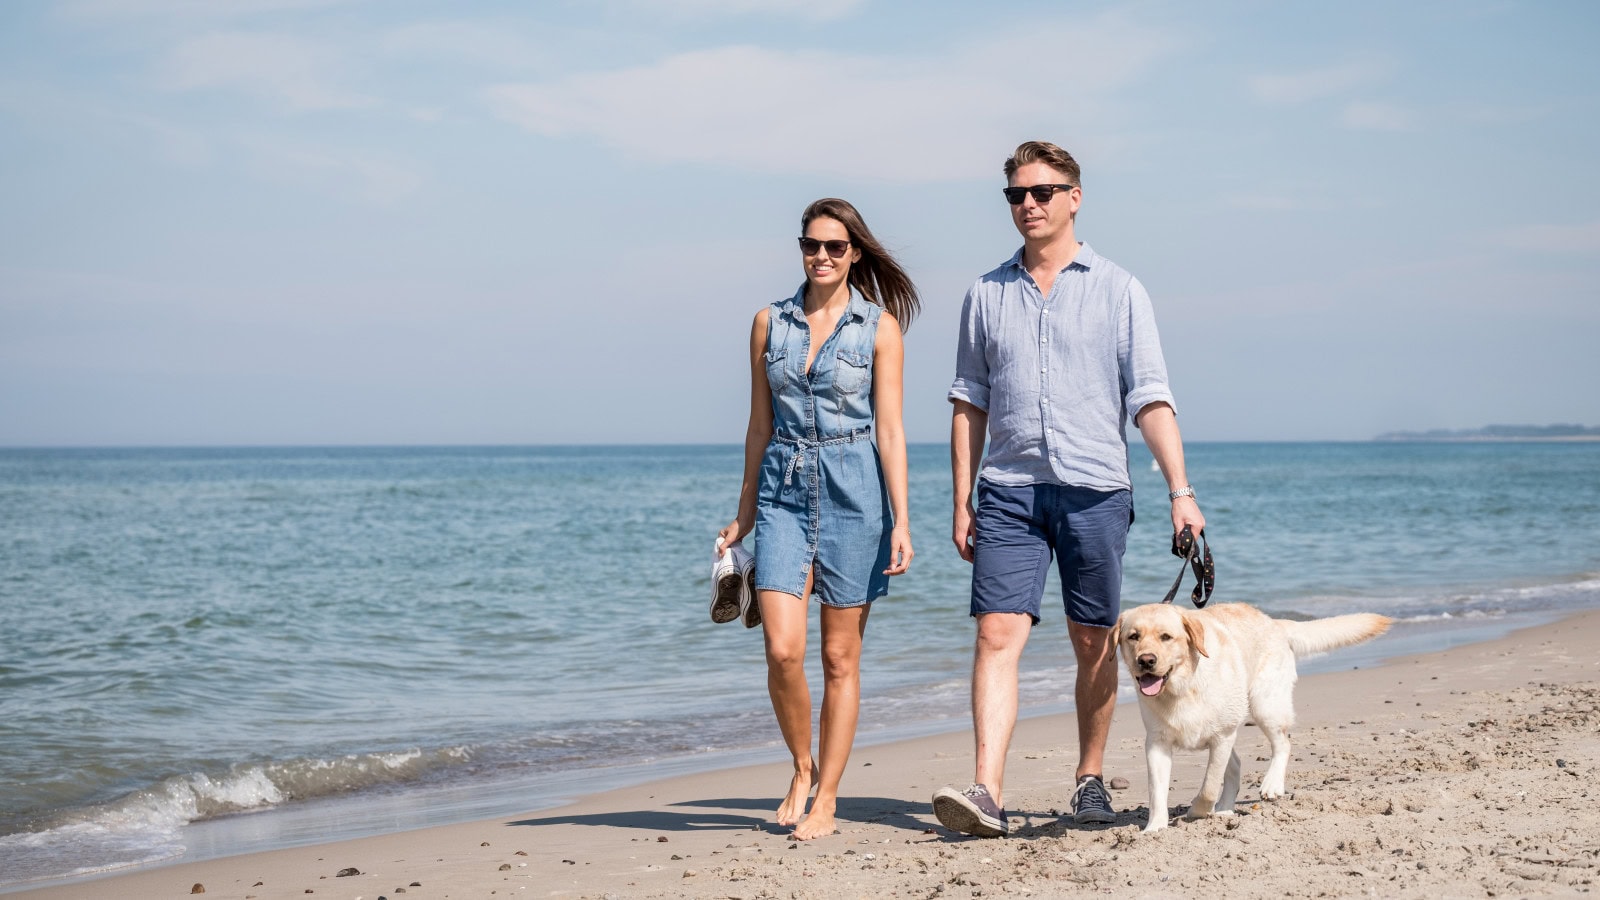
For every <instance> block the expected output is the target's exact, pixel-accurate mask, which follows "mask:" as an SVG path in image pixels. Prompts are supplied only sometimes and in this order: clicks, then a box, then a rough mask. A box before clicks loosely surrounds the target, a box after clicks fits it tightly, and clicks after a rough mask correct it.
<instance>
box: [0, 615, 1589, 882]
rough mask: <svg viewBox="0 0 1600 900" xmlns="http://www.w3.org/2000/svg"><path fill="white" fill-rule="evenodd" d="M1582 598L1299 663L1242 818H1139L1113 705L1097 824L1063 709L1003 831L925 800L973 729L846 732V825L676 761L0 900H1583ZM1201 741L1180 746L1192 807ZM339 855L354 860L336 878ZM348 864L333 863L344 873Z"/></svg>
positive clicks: (1037, 750) (949, 779)
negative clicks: (528, 800)
mask: <svg viewBox="0 0 1600 900" xmlns="http://www.w3.org/2000/svg"><path fill="white" fill-rule="evenodd" d="M1597 645H1600V611H1589V612H1584V613H1580V614H1577V615H1574V616H1571V617H1569V618H1566V619H1564V620H1561V621H1560V622H1557V623H1555V624H1551V625H1545V626H1540V627H1536V628H1529V629H1524V630H1522V631H1520V632H1516V633H1513V634H1511V635H1509V636H1507V637H1504V638H1500V639H1497V640H1494V641H1490V642H1485V643H1478V644H1471V645H1466V646H1462V647H1457V648H1454V649H1451V650H1448V651H1444V652H1440V653H1432V654H1426V655H1421V656H1415V657H1406V658H1401V659H1396V660H1391V661H1389V662H1388V663H1386V664H1384V665H1382V666H1377V667H1373V666H1366V667H1363V668H1359V669H1352V670H1344V671H1335V672H1329V673H1324V674H1315V675H1310V676H1305V677H1303V678H1302V679H1301V681H1300V685H1299V688H1298V690H1297V696H1296V699H1297V708H1298V712H1299V719H1300V723H1299V727H1298V728H1297V729H1296V731H1295V734H1294V740H1295V752H1294V757H1293V762H1292V763H1291V766H1290V769H1289V788H1290V790H1291V791H1292V797H1290V798H1286V799H1283V800H1280V801H1277V802H1275V803H1271V804H1268V803H1262V802H1259V797H1258V794H1257V783H1258V781H1259V779H1260V776H1261V772H1262V769H1263V768H1264V762H1263V761H1262V755H1263V753H1264V751H1265V746H1266V745H1265V741H1264V740H1263V739H1262V737H1261V735H1260V734H1259V733H1257V732H1256V731H1255V730H1254V729H1253V728H1249V729H1246V732H1245V733H1244V734H1243V735H1242V736H1241V738H1240V743H1239V750H1240V756H1241V757H1242V758H1243V760H1244V785H1245V786H1244V788H1243V790H1242V791H1241V794H1240V801H1241V803H1240V807H1241V811H1242V813H1243V814H1242V815H1239V816H1236V817H1233V818H1215V819H1209V820H1204V821H1198V822H1184V821H1181V820H1180V821H1178V822H1177V823H1175V827H1173V828H1169V829H1167V830H1166V831H1163V832H1160V833H1156V834H1152V835H1145V834H1142V833H1141V832H1140V829H1141V828H1142V827H1143V825H1144V822H1145V817H1146V807H1145V801H1146V788H1145V782H1144V779H1145V775H1144V762H1143V753H1142V741H1143V731H1142V726H1141V725H1140V721H1139V715H1138V711H1137V710H1136V709H1135V708H1134V707H1133V705H1131V704H1124V705H1122V706H1121V707H1119V708H1118V711H1117V717H1116V722H1115V725H1114V728H1113V731H1112V735H1111V742H1110V747H1109V752H1108V764H1107V771H1106V773H1105V774H1106V777H1107V779H1108V780H1114V785H1113V787H1114V790H1113V798H1114V802H1115V803H1116V806H1117V808H1118V810H1119V811H1120V815H1119V816H1118V820H1117V822H1116V823H1115V824H1114V825H1109V826H1096V827H1089V828H1077V827H1072V826H1070V825H1065V824H1063V823H1062V822H1061V821H1060V820H1059V812H1060V810H1062V809H1063V808H1064V804H1065V803H1066V802H1067V797H1068V793H1069V785H1070V780H1071V775H1072V767H1073V764H1074V756H1075V749H1074V748H1075V747H1076V739H1075V735H1074V726H1073V723H1072V720H1071V719H1070V717H1066V716H1049V717H1040V718H1032V719H1026V720H1024V721H1023V722H1022V723H1021V724H1020V725H1019V726H1018V729H1017V734H1016V738H1015V741H1014V742H1013V745H1012V752H1011V758H1010V764H1009V770H1008V778H1007V781H1008V785H1007V793H1008V798H1007V799H1008V803H1007V805H1008V807H1009V813H1010V815H1011V818H1012V824H1013V829H1014V833H1013V836H1012V837H1009V838H1006V839H1002V840H983V839H977V838H968V837H963V836H960V835H955V834H952V833H949V832H947V831H945V830H944V829H943V828H941V827H940V826H939V825H938V823H937V822H936V821H935V820H934V818H933V815H932V812H931V809H930V807H929V803H928V799H929V796H930V795H931V794H932V792H933V791H934V790H935V789H937V788H938V787H939V786H941V785H944V784H952V785H957V786H964V785H965V784H966V782H967V780H968V779H970V777H971V776H970V771H971V747H970V741H971V738H970V735H969V733H967V732H965V731H963V732H957V733H952V734H945V735H937V736H933V737H928V738H921V739H916V740H909V741H903V742H899V743H893V744H884V745H879V746H873V747H864V748H859V749H858V750H857V751H856V753H855V755H854V756H853V757H852V759H851V764H850V771H849V774H848V776H847V779H846V782H845V786H844V791H845V794H846V796H845V797H844V799H842V800H841V803H840V809H839V819H840V832H839V833H838V834H836V835H834V836H832V837H831V838H827V839H823V840H819V841H815V842H811V843H805V844H800V843H796V842H795V841H793V840H791V839H789V838H788V837H787V836H786V835H785V834H784V832H783V831H782V830H781V829H778V828H777V827H776V826H774V825H773V824H772V823H771V810H772V809H774V808H775V807H776V805H777V802H778V797H779V790H780V789H781V788H783V787H784V786H785V785H786V784H787V780H788V779H787V773H786V769H785V766H783V765H760V766H750V767H745V768H739V769H731V770H726V771H718V772H711V773H705V774H699V775H693V776H685V777H678V778H672V779H669V780H664V781H658V782H653V783H649V784H644V785H639V786H636V787H630V788H625V789H621V790H616V791H611V792H608V793H604V794H599V795H596V796H592V797H588V798H585V799H583V800H581V801H580V802H577V803H573V804H571V805H570V806H566V807H563V808H559V809H555V810H547V811H543V812H540V813H537V814H532V815H527V816H520V817H513V818H506V819H494V820H487V821H479V822H472V823H468V824H462V825H454V826H447V827H439V828H429V829H424V830H419V831H411V832H404V833H398V834H390V835H382V836H378V837H372V838H364V839H358V840H350V841H343V842H339V843H333V844H323V845H319V846H313V847H303V848H296V849H288V850H279V851H273V852H266V853H257V854H251V855H245V856H235V857H228V858H222V859H214V860H208V861H203V862H192V863H179V864H175V865H167V866H161V867H157V868H150V869H144V870H138V871H133V872H128V873H123V874H119V875H115V876H112V877H107V878H101V879H98V880H93V881H85V882H78V883H72V884H65V885H59V886H54V887H47V888H40V889H34V890H31V891H23V892H20V893H17V894H14V895H12V896H16V897H19V898H28V900H64V898H74V900H78V898H119V900H120V898H175V897H179V896H187V895H190V894H191V893H192V892H199V891H200V890H202V889H203V891H204V893H205V895H206V896H208V897H217V898H242V900H250V898H258V900H270V898H299V900H303V898H305V897H307V896H315V897H318V898H349V900H357V898H359V900H374V898H379V897H387V898H389V900H398V898H402V897H403V898H404V900H426V898H467V897H471V898H484V897H517V896H527V897H594V898H601V897H707V898H724V897H727V898H733V897H737V898H762V897H819V898H833V897H838V898H846V897H849V898H854V897H872V896H878V897H996V896H1061V895H1076V894H1110V895H1115V896H1133V897H1138V896H1152V897H1171V896H1196V895H1200V894H1207V895H1210V894H1217V895H1220V894H1223V893H1226V894H1228V895H1230V896H1238V897H1281V896H1291V897H1329V896H1358V895H1359V896H1380V897H1504V896H1533V895H1557V896H1575V895H1581V894H1589V893H1591V892H1592V891H1593V890H1594V881H1595V879H1596V878H1597V877H1600V840H1597V838H1596V836H1597V835H1600V810H1597V804H1596V803H1595V798H1594V796H1593V795H1594V794H1595V792H1596V789H1597V783H1596V779H1595V768H1596V764H1597V763H1600V672H1597V669H1596V667H1595V664H1594V662H1593V653H1592V648H1593V647H1595V646H1597ZM1202 762H1203V760H1202V758H1201V755H1200V754H1197V753H1183V754H1180V755H1179V757H1178V759H1177V761H1176V764H1175V766H1174V776H1173V777H1174V780H1173V788H1172V797H1173V801H1174V802H1183V803H1186V802H1187V800H1188V798H1189V797H1191V796H1192V795H1193V793H1194V791H1195V789H1196V788H1197V786H1198V780H1199V777H1200V772H1201V765H1202ZM352 872H358V873H359V874H352ZM341 873H344V874H341Z"/></svg>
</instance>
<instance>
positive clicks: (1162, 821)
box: [1143, 816, 1167, 834]
mask: <svg viewBox="0 0 1600 900" xmlns="http://www.w3.org/2000/svg"><path fill="white" fill-rule="evenodd" d="M1166 827H1167V819H1166V817H1165V816H1163V817H1161V818H1159V819H1151V820H1150V822H1149V824H1147V825H1145V826H1144V829H1143V831H1144V833H1145V834H1149V833H1150V832H1152V831H1160V830H1162V829H1163V828H1166Z"/></svg>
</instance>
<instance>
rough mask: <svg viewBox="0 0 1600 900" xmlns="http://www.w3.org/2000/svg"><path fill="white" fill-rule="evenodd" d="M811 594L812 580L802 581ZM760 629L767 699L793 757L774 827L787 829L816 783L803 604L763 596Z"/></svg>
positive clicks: (789, 598)
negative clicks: (787, 787)
mask: <svg viewBox="0 0 1600 900" xmlns="http://www.w3.org/2000/svg"><path fill="white" fill-rule="evenodd" d="M806 593H807V594H808V595H809V594H810V593H811V579H810V578H809V577H808V578H807V579H806ZM756 599H757V601H758V602H759V603H760V604H761V628H762V631H763V632H764V633H765V636H766V645H767V693H768V694H769V695H770V696H771V697H772V711H773V713H775V714H776V715H777V717H778V730H779V731H781V732H783V742H784V744H785V745H786V746H788V748H789V754H790V755H791V756H792V757H794V777H793V778H792V779H790V781H789V792H788V793H787V794H786V795H784V798H783V803H782V804H780V805H779V806H778V816H777V818H778V824H779V825H783V826H786V827H787V826H790V825H793V824H795V823H796V822H799V821H800V819H801V818H802V817H803V816H805V813H806V798H808V797H810V796H811V788H812V786H813V785H814V784H815V783H816V770H817V766H816V762H815V761H814V760H813V759H812V758H811V687H810V685H808V684H807V683H806V669H805V658H806V601H805V599H804V598H801V597H796V596H795V595H793V594H785V593H782V592H780V591H761V592H760V593H759V594H757V595H756Z"/></svg>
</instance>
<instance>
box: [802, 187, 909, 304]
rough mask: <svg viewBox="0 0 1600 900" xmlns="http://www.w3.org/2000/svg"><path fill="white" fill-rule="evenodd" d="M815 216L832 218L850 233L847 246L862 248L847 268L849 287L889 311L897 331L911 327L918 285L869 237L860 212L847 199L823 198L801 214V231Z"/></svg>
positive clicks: (803, 230)
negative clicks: (857, 260) (858, 259)
mask: <svg viewBox="0 0 1600 900" xmlns="http://www.w3.org/2000/svg"><path fill="white" fill-rule="evenodd" d="M817 219H832V220H834V221H835V222H838V223H839V224H840V225H843V226H844V230H845V231H847V232H849V233H850V246H852V247H854V248H855V249H857V250H860V251H861V260H860V261H859V262H857V263H855V264H854V265H852V266H851V267H850V286H851V287H853V288H855V289H856V290H857V291H860V292H861V296H863V297H865V298H867V299H868V300H870V301H872V302H873V303H876V304H877V305H879V306H881V307H883V308H884V309H886V310H888V311H889V313H890V314H891V315H893V316H894V317H895V319H896V320H898V321H899V322H900V330H901V331H905V330H906V329H908V328H910V327H911V320H912V319H915V318H916V317H917V313H919V312H921V311H922V301H921V300H920V299H918V297H917V286H916V285H914V284H912V283H911V276H909V275H907V274H906V270H905V269H902V268H900V264H899V263H897V262H895V261H894V257H893V256H890V255H889V251H888V250H885V249H884V248H883V245H882V244H880V243H878V239H877V238H875V237H873V236H872V230H871V229H869V228H868V227H867V223H866V222H864V221H862V219H861V213H858V212H856V208H855V207H854V206H851V205H850V203H849V202H848V201H845V200H840V199H838V198H835V197H825V198H823V199H821V200H818V201H816V202H815V203H812V204H811V205H810V206H808V207H806V211H805V212H804V213H802V214H801V215H800V233H801V234H804V233H805V230H806V229H807V228H809V227H811V223H812V222H813V221H815V220H817Z"/></svg>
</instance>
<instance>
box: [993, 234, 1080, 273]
mask: <svg viewBox="0 0 1600 900" xmlns="http://www.w3.org/2000/svg"><path fill="white" fill-rule="evenodd" d="M1022 251H1023V248H1022V247H1018V248H1017V252H1016V253H1013V254H1011V258H1010V259H1009V260H1007V261H1006V265H1008V266H1013V267H1015V268H1017V269H1021V268H1022ZM1099 261H1100V254H1098V253H1096V252H1094V248H1092V247H1090V246H1089V242H1088V241H1079V242H1078V255H1077V256H1074V257H1073V258H1072V262H1070V263H1068V264H1067V265H1066V267H1065V268H1063V269H1062V270H1061V271H1063V272H1065V271H1066V270H1067V269H1070V268H1072V267H1073V266H1082V267H1084V268H1085V269H1092V268H1094V265H1095V263H1097V262H1099Z"/></svg>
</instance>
